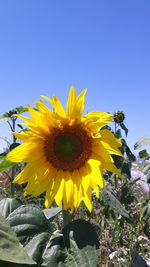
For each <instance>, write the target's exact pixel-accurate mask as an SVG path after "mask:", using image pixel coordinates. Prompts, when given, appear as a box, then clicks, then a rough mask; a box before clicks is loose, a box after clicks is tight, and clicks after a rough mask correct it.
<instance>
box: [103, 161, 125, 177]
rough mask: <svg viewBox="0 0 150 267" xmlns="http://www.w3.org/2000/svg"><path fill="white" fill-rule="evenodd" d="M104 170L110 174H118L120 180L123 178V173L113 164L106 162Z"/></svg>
mask: <svg viewBox="0 0 150 267" xmlns="http://www.w3.org/2000/svg"><path fill="white" fill-rule="evenodd" d="M104 169H105V170H107V171H110V172H114V173H116V174H117V175H118V176H119V177H120V178H122V174H121V172H120V171H119V170H118V169H117V167H116V166H115V165H114V164H112V163H111V162H105V163H104Z"/></svg>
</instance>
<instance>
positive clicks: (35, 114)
mask: <svg viewBox="0 0 150 267" xmlns="http://www.w3.org/2000/svg"><path fill="white" fill-rule="evenodd" d="M85 94H86V89H85V90H83V91H82V92H81V93H80V95H79V96H77V95H76V90H75V88H74V87H71V88H70V93H69V96H68V101H67V105H66V109H64V108H63V106H62V104H61V102H60V101H59V99H58V98H57V97H56V96H53V97H52V98H51V99H50V98H48V97H46V96H42V98H44V99H46V100H47V101H48V102H49V103H50V104H51V105H52V110H51V109H49V108H48V107H47V106H46V105H45V104H44V102H43V101H42V100H39V101H38V102H37V103H36V106H37V109H38V111H36V110H34V109H33V108H32V107H30V106H29V105H28V110H29V112H30V115H31V118H26V117H24V116H21V115H18V114H17V115H16V116H18V117H20V118H21V119H23V120H24V121H25V123H23V124H25V125H26V126H27V127H28V129H29V131H26V132H23V133H13V134H14V135H15V136H16V137H17V138H19V139H20V140H22V141H23V142H24V143H23V144H21V145H20V146H18V147H17V148H15V149H14V150H12V151H11V152H10V153H9V154H8V156H7V159H8V160H10V161H13V162H26V163H27V165H26V167H25V168H24V169H23V170H22V171H21V172H20V173H19V174H18V175H17V177H16V178H15V180H14V182H15V183H19V184H22V183H27V186H26V188H25V194H30V195H32V196H33V197H35V196H38V195H40V194H41V193H43V192H46V197H45V206H46V207H47V208H48V207H49V206H50V205H51V204H52V202H53V201H55V202H56V204H57V205H60V203H62V202H63V206H64V209H65V210H67V209H69V208H70V209H71V210H73V209H74V208H78V207H79V205H80V203H81V201H83V202H84V203H85V205H86V206H87V208H88V209H89V211H91V209H92V201H91V195H92V193H93V192H95V194H96V196H97V197H99V186H100V187H102V188H105V184H104V180H103V171H104V170H108V171H111V172H114V173H116V174H117V175H118V176H120V177H121V173H120V171H119V170H118V169H117V168H116V166H115V165H114V161H113V158H112V155H119V156H121V152H120V150H119V148H118V147H119V146H121V142H120V141H119V140H118V139H116V138H115V137H114V135H113V134H112V133H111V132H110V131H109V130H108V129H102V128H103V127H104V126H106V125H107V123H109V122H111V121H112V115H111V114H109V113H105V112H100V111H94V112H90V113H88V114H86V115H83V109H84V99H85Z"/></svg>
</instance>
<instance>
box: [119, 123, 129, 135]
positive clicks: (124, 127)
mask: <svg viewBox="0 0 150 267" xmlns="http://www.w3.org/2000/svg"><path fill="white" fill-rule="evenodd" d="M120 127H121V128H122V130H124V131H125V134H126V136H127V135H128V129H127V127H126V126H125V125H124V123H123V122H121V123H120Z"/></svg>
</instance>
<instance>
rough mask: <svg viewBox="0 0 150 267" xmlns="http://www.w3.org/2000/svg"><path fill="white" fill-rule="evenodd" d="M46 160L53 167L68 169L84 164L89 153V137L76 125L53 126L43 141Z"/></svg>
mask: <svg viewBox="0 0 150 267" xmlns="http://www.w3.org/2000/svg"><path fill="white" fill-rule="evenodd" d="M45 152H46V158H47V160H48V161H49V162H50V163H51V164H52V165H53V167H55V168H58V169H62V170H70V171H73V170H74V169H78V168H80V167H81V166H83V165H84V164H85V162H86V161H87V160H88V158H89V157H90V154H91V138H90V137H88V135H87V132H86V131H85V130H84V129H83V128H81V127H80V126H78V125H72V126H64V127H62V128H54V129H53V130H52V132H51V134H50V135H49V136H47V139H46V142H45Z"/></svg>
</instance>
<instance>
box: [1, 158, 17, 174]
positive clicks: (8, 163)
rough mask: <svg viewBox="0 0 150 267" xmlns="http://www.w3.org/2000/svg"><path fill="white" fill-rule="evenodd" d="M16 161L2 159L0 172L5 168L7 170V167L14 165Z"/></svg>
mask: <svg viewBox="0 0 150 267" xmlns="http://www.w3.org/2000/svg"><path fill="white" fill-rule="evenodd" d="M15 164H16V163H14V162H12V161H9V160H6V159H4V160H3V161H2V162H1V163H0V172H3V171H5V170H7V169H8V168H10V167H12V166H14V165H15Z"/></svg>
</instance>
